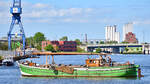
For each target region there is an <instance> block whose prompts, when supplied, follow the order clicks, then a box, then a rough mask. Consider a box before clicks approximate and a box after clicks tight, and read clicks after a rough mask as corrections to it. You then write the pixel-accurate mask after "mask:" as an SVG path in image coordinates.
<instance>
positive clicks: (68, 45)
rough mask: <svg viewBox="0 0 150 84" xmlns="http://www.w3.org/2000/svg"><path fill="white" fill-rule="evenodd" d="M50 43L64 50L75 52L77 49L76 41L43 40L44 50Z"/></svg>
mask: <svg viewBox="0 0 150 84" xmlns="http://www.w3.org/2000/svg"><path fill="white" fill-rule="evenodd" d="M48 45H52V46H53V47H54V49H55V50H56V49H58V51H64V52H74V51H77V43H76V41H42V50H43V51H44V48H45V47H46V46H48Z"/></svg>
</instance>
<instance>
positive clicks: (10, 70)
mask: <svg viewBox="0 0 150 84" xmlns="http://www.w3.org/2000/svg"><path fill="white" fill-rule="evenodd" d="M87 57H88V56H86V55H85V56H56V57H55V63H57V64H73V65H78V64H81V65H83V64H85V59H86V58H87ZM111 57H112V60H115V61H118V62H126V61H131V62H134V63H135V64H138V65H140V66H141V69H142V75H144V77H142V78H25V77H21V74H20V71H19V68H18V66H17V64H15V66H12V67H6V66H0V84H150V80H149V79H150V55H112V56H111ZM93 58H98V56H93ZM48 59H49V57H48ZM50 59H52V58H50ZM28 60H32V61H33V62H38V63H39V64H44V63H45V60H46V57H41V58H40V59H28ZM50 62H51V61H50Z"/></svg>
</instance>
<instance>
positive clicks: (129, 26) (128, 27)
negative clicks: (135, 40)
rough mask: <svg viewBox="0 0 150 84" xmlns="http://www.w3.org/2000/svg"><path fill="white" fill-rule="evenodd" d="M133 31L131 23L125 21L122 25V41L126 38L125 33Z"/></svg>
mask: <svg viewBox="0 0 150 84" xmlns="http://www.w3.org/2000/svg"><path fill="white" fill-rule="evenodd" d="M129 32H133V23H127V24H125V25H124V26H123V41H125V39H126V34H128V33H129Z"/></svg>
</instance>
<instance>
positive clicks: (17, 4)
mask: <svg viewBox="0 0 150 84" xmlns="http://www.w3.org/2000/svg"><path fill="white" fill-rule="evenodd" d="M10 13H11V14H12V22H11V25H10V29H9V32H8V49H9V50H11V38H12V37H14V36H19V37H22V39H21V40H22V43H23V49H22V50H25V40H26V39H25V33H24V29H23V26H22V23H21V16H20V15H21V14H22V8H21V0H13V5H12V7H11V8H10ZM15 25H19V28H20V30H19V31H20V32H17V34H13V33H12V30H13V28H14V26H15Z"/></svg>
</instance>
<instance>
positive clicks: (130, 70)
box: [19, 64, 139, 77]
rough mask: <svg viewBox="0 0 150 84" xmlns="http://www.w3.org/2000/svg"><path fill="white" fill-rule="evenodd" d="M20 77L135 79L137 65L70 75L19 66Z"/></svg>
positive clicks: (97, 69) (77, 69) (105, 68)
mask: <svg viewBox="0 0 150 84" xmlns="http://www.w3.org/2000/svg"><path fill="white" fill-rule="evenodd" d="M19 67H20V70H21V74H22V76H26V77H137V76H138V73H137V72H138V68H139V66H138V65H125V66H115V67H89V68H74V71H73V73H72V74H70V73H66V72H62V71H58V70H54V69H49V68H40V67H33V66H27V65H23V64H19Z"/></svg>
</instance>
